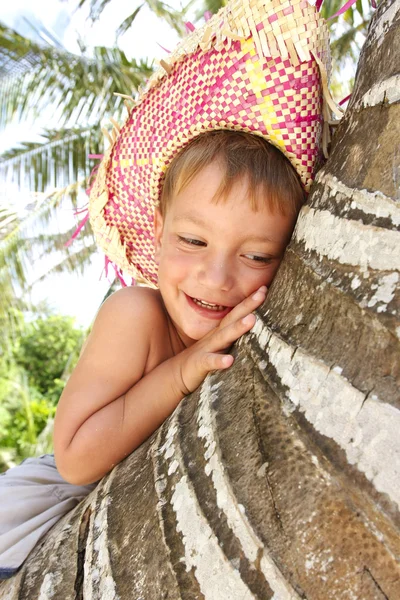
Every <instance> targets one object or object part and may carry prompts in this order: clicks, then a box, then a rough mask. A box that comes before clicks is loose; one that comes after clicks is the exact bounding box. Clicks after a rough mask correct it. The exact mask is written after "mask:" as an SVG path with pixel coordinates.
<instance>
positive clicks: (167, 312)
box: [54, 131, 304, 485]
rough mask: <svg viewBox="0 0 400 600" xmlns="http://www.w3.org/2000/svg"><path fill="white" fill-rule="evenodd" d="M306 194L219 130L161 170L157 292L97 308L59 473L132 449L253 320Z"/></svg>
mask: <svg viewBox="0 0 400 600" xmlns="http://www.w3.org/2000/svg"><path fill="white" fill-rule="evenodd" d="M303 200H304V192H303V188H302V186H301V183H300V181H299V178H298V176H297V174H296V172H295V170H294V169H293V167H292V166H291V165H290V163H289V161H288V160H287V159H286V158H285V157H284V155H283V154H282V153H281V152H279V151H278V150H277V149H275V148H274V147H273V146H271V145H270V144H269V143H268V142H266V141H265V140H263V139H262V138H259V137H256V136H252V135H250V134H246V133H242V132H231V131H216V132H211V133H205V134H203V135H201V136H199V137H198V138H196V139H195V140H194V141H193V142H192V143H191V144H189V145H188V146H187V147H186V148H185V149H184V150H183V151H182V152H181V153H180V154H178V156H177V157H176V158H175V159H174V161H173V163H172V164H171V166H170V168H169V169H168V171H167V176H166V180H165V185H164V193H163V196H162V199H161V206H160V208H159V209H157V211H156V214H155V253H156V259H157V262H158V286H159V289H158V290H151V289H148V288H140V287H134V288H132V287H130V288H125V289H123V290H121V291H120V292H117V293H115V294H114V295H113V296H112V297H111V298H110V299H109V300H107V302H106V303H105V304H104V305H103V307H102V308H101V310H100V312H99V314H98V317H97V319H96V321H95V324H94V327H93V330H92V332H91V334H90V336H89V339H88V341H87V344H86V346H85V348H84V351H83V353H82V356H81V358H80V359H79V362H78V364H77V366H76V368H75V370H74V372H73V373H72V375H71V377H70V379H69V381H68V383H67V385H66V387H65V390H64V392H63V394H62V396H61V399H60V402H59V405H58V408H57V415H56V419H55V426H54V448H55V457H56V461H57V467H58V469H59V471H60V473H61V475H62V476H63V477H64V479H66V480H67V481H70V482H71V483H74V484H75V485H83V484H88V483H92V482H94V481H97V480H98V479H100V478H101V477H103V476H104V475H105V474H106V473H107V472H108V471H109V470H110V469H112V467H113V466H114V465H115V464H117V463H118V462H120V461H121V460H122V459H123V458H125V457H126V456H127V455H128V454H130V453H131V452H132V451H133V450H134V449H135V448H137V446H139V445H140V444H141V443H142V442H143V441H144V440H145V439H146V438H147V437H148V436H149V435H150V434H151V433H153V431H155V429H157V427H158V426H159V425H161V423H162V422H163V421H164V420H165V419H166V418H167V417H168V415H170V414H171V412H172V411H173V410H174V409H175V407H176V406H177V404H178V403H179V402H180V401H181V400H182V398H184V396H185V395H187V394H189V393H190V392H192V391H193V390H194V389H196V387H198V385H200V383H201V381H202V380H203V379H204V377H205V376H206V374H207V373H208V372H209V371H212V370H215V369H224V368H228V367H229V366H231V364H232V362H233V357H232V356H231V355H229V354H224V351H225V350H226V349H227V348H229V346H230V345H231V344H232V343H233V342H234V341H235V340H236V339H237V338H238V337H240V336H241V335H242V334H243V333H245V332H246V331H249V330H250V329H251V327H252V326H253V325H254V322H255V317H254V315H253V314H252V311H253V310H254V309H256V308H257V307H258V306H259V305H260V304H261V303H262V302H263V300H264V299H265V294H266V286H268V285H269V284H270V283H271V281H272V279H273V277H274V275H275V273H276V271H277V269H278V266H279V263H280V261H281V259H282V256H283V253H284V251H285V248H286V245H287V243H288V241H289V239H290V236H291V233H292V230H293V227H294V224H295V221H296V217H297V214H298V211H299V209H300V207H301V205H302V202H303Z"/></svg>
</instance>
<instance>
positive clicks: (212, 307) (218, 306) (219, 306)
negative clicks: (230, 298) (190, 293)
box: [191, 297, 227, 312]
mask: <svg viewBox="0 0 400 600" xmlns="http://www.w3.org/2000/svg"><path fill="white" fill-rule="evenodd" d="M191 298H192V297H191ZM192 300H193V302H194V303H195V304H197V305H198V306H202V307H203V308H208V309H209V310H215V311H216V312H218V311H221V310H225V309H226V308H227V307H226V306H222V304H212V303H211V302H205V301H204V300H199V299H198V298H192Z"/></svg>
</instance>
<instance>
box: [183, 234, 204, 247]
mask: <svg viewBox="0 0 400 600" xmlns="http://www.w3.org/2000/svg"><path fill="white" fill-rule="evenodd" d="M178 240H179V242H181V243H182V244H188V245H189V246H205V245H206V244H205V242H202V241H201V240H197V239H196V238H191V237H184V236H182V235H178Z"/></svg>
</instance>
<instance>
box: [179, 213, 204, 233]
mask: <svg viewBox="0 0 400 600" xmlns="http://www.w3.org/2000/svg"><path fill="white" fill-rule="evenodd" d="M174 221H191V222H192V223H194V224H195V225H200V226H201V227H205V228H206V229H209V227H208V225H207V221H205V220H204V219H202V218H201V217H199V216H197V215H191V214H190V213H182V214H180V215H177V216H176V217H175V219H174Z"/></svg>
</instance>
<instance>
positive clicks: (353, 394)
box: [0, 0, 400, 600]
mask: <svg viewBox="0 0 400 600" xmlns="http://www.w3.org/2000/svg"><path fill="white" fill-rule="evenodd" d="M399 32H400V0H392V1H391V0H387V1H386V0H384V1H383V2H382V3H381V4H380V6H379V8H378V9H377V11H376V13H375V16H374V18H373V20H372V24H371V27H370V31H369V35H368V39H367V42H366V44H365V47H364V49H363V52H362V56H361V59H360V63H359V69H358V74H357V81H356V86H355V90H354V94H353V97H352V100H351V105H350V107H349V109H348V111H347V112H346V115H345V117H344V119H343V121H342V122H341V124H340V126H339V127H338V131H337V133H336V135H335V139H334V146H333V149H332V153H331V157H330V159H329V161H328V163H327V164H326V166H325V168H324V169H323V170H321V171H320V173H319V175H318V177H317V182H316V184H315V186H314V189H313V193H312V194H311V196H310V198H309V202H308V204H307V206H306V207H305V208H304V209H303V211H302V213H301V215H300V219H299V222H298V226H297V228H296V231H295V234H294V238H293V241H292V243H291V245H290V248H289V250H288V252H287V254H286V257H285V260H284V262H283V263H282V266H281V268H280V270H279V273H278V275H277V277H276V279H275V281H274V284H273V286H272V289H271V290H270V293H269V295H268V299H267V301H266V303H265V305H264V306H263V307H262V308H261V309H260V311H259V314H258V317H259V318H258V320H257V323H256V325H255V327H254V329H253V332H252V333H251V334H249V335H247V336H245V337H244V338H243V339H242V340H241V341H240V342H239V343H238V344H237V348H236V361H235V364H234V366H233V367H232V368H231V369H230V370H229V371H228V372H224V373H216V374H213V375H211V376H209V377H208V378H207V379H206V381H205V382H204V384H203V385H202V386H201V388H200V389H199V390H198V391H197V392H196V393H194V394H192V395H191V396H190V397H188V398H187V399H185V400H184V401H183V402H182V403H181V405H180V406H179V408H178V409H177V410H176V411H175V413H174V414H173V415H172V417H171V418H170V419H168V421H167V422H166V423H165V424H164V425H163V426H162V427H161V428H160V429H159V430H158V432H156V434H154V435H153V437H152V438H151V439H150V440H149V441H148V442H146V443H145V444H143V445H142V446H141V447H140V448H139V449H138V450H137V451H136V452H134V453H133V454H132V455H131V456H130V457H128V458H127V459H126V460H125V461H124V462H123V463H121V464H120V465H119V466H118V467H117V468H115V469H114V470H113V471H112V472H111V473H110V474H109V475H108V476H106V477H105V478H104V479H103V480H102V481H101V483H100V484H99V486H98V487H97V489H96V490H95V491H94V492H93V493H92V494H91V495H90V496H89V497H88V498H87V499H86V500H85V501H84V502H83V503H81V504H80V505H79V506H78V507H77V508H76V509H75V510H74V511H73V512H72V513H71V514H70V515H68V516H67V517H66V518H65V519H63V520H62V521H61V522H60V523H59V524H58V525H56V526H55V527H54V528H53V529H52V531H50V532H49V534H48V535H47V537H46V538H45V540H44V542H43V543H42V544H41V545H40V546H39V547H38V548H37V549H36V550H35V551H34V552H33V553H32V555H31V557H30V558H29V560H28V561H27V563H26V565H25V566H24V567H23V568H22V570H21V571H20V572H19V574H18V575H17V576H15V577H14V578H13V579H11V580H10V581H8V582H5V583H3V584H1V586H0V598H1V599H3V600H4V599H6V598H7V600H14V599H17V598H21V599H22V598H24V599H34V598H40V599H41V600H44V599H47V598H49V599H50V598H56V599H62V600H67V599H81V598H82V599H90V600H97V599H98V600H116V599H121V600H139V599H144V600H160V599H162V598H165V599H167V598H168V599H169V600H170V599H173V600H175V599H179V598H182V599H184V600H189V599H190V600H194V599H200V598H206V599H209V600H236V599H239V598H240V599H252V598H258V599H262V600H267V599H269V598H271V599H272V598H274V599H275V600H277V599H279V600H289V599H290V600H294V599H296V600H298V599H300V598H302V599H308V600H345V599H346V600H347V599H348V600H383V599H390V600H398V598H400V568H399V563H398V557H399V555H400V537H399V524H400V519H399V506H400V486H399V471H400V435H399V431H400V412H399V396H400V394H399V379H400V361H399V355H400V353H399V346H400V342H399V338H400V327H399V317H398V310H399V304H400V303H399V299H400V295H399V285H398V282H399V271H400V238H399V235H400V234H399V231H398V228H399V224H400V212H399V210H400V209H399V200H400V192H399V183H400V145H399V140H400V104H399V99H400V91H399V90H400V79H399V64H400V34H399Z"/></svg>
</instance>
